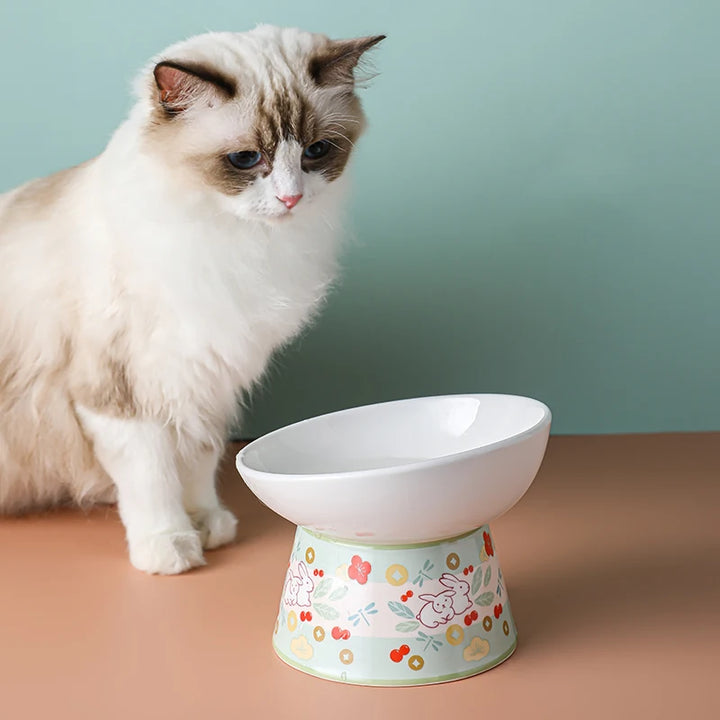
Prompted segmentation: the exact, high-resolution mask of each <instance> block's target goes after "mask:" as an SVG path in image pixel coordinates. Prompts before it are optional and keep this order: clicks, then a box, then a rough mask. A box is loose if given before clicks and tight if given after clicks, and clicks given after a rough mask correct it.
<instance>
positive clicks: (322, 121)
mask: <svg viewBox="0 0 720 720" xmlns="http://www.w3.org/2000/svg"><path fill="white" fill-rule="evenodd" d="M382 37H383V36H375V37H373V38H360V39H358V40H347V41H330V40H328V39H327V38H322V37H321V36H316V38H315V40H314V45H312V44H308V45H306V46H304V47H303V48H300V49H299V48H298V47H297V46H293V45H292V44H288V45H287V46H286V45H283V43H282V42H279V43H278V45H276V46H275V47H274V48H273V49H272V51H271V52H268V53H266V52H265V51H262V52H260V53H258V55H257V56H254V57H253V58H252V59H248V58H247V57H242V58H240V57H238V58H232V59H230V58H226V60H225V62H224V64H223V67H222V70H219V69H217V68H215V67H214V66H213V64H212V63H207V62H199V61H198V60H195V61H192V62H186V61H185V60H182V59H178V60H177V61H176V60H174V59H168V60H163V61H161V62H160V63H158V64H157V65H156V66H155V69H154V73H153V77H152V93H153V97H154V108H153V110H152V115H151V123H150V124H149V126H148V129H147V135H146V137H147V139H148V140H149V141H150V143H151V147H152V151H153V152H155V153H160V154H162V155H163V157H166V158H167V161H168V163H169V164H170V165H171V166H172V168H173V174H174V175H175V176H176V177H178V178H181V179H182V181H183V182H185V181H190V182H193V179H195V181H196V180H197V178H201V179H202V182H203V185H204V186H206V187H210V188H212V189H214V190H215V191H217V192H219V193H220V194H221V195H223V196H224V197H225V198H231V199H233V202H234V203H235V204H234V205H232V206H225V207H232V208H234V209H233V212H236V213H237V214H239V215H245V216H249V217H254V218H255V217H258V216H259V217H261V218H262V219H265V218H268V219H273V218H278V217H280V216H282V215H285V214H286V207H285V200H283V198H286V197H287V198H292V197H297V196H299V197H301V198H303V204H302V207H303V208H304V207H305V205H307V204H308V203H310V202H312V199H313V198H314V197H316V196H318V195H319V194H320V193H322V192H323V189H322V188H323V186H324V185H327V183H330V182H333V181H335V180H337V179H338V178H339V177H340V176H341V175H342V174H343V172H344V170H345V167H346V165H347V163H348V161H349V159H350V156H351V154H352V150H353V148H354V145H355V142H356V140H357V139H358V137H359V136H360V134H361V133H362V131H363V129H364V126H365V116H364V114H363V111H362V107H361V104H360V100H359V99H358V97H357V96H356V95H355V84H354V77H353V70H354V68H355V66H356V65H357V63H358V61H359V60H360V58H361V56H362V54H363V53H364V52H365V51H366V50H368V49H369V48H370V47H372V46H373V45H375V44H376V43H377V42H379V41H380V40H381V39H382ZM253 52H254V51H253ZM231 67H232V68H233V69H234V72H235V73H236V75H235V74H231V73H230V71H229V68H231ZM319 146H320V147H321V150H320V151H319V152H318V147H319ZM239 156H242V158H240V157H239ZM248 157H251V158H256V161H255V162H251V163H249V164H248V163H246V162H244V160H245V159H246V158H248ZM241 159H242V161H240V160H241ZM188 170H190V174H189V173H188ZM236 199H237V200H236ZM291 208H294V203H293V204H292V205H288V206H287V209H291Z"/></svg>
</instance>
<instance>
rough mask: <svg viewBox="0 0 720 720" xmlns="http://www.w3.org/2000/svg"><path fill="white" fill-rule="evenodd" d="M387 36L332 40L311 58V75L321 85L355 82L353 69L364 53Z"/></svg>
mask: <svg viewBox="0 0 720 720" xmlns="http://www.w3.org/2000/svg"><path fill="white" fill-rule="evenodd" d="M385 37H386V36H385V35H373V36H372V37H363V38H356V39H354V40H332V41H331V42H330V43H329V44H328V45H327V46H325V47H323V48H322V49H321V50H319V51H318V52H317V53H316V54H315V55H314V56H313V57H312V59H311V60H310V67H309V70H310V76H311V77H312V79H313V80H314V81H315V82H316V83H317V84H318V85H321V86H330V85H352V84H354V82H355V78H354V76H353V70H354V69H355V67H356V65H357V64H358V62H359V61H360V58H361V57H362V56H363V53H365V52H367V51H368V50H369V49H370V48H371V47H374V46H375V45H377V44H378V43H379V42H380V41H381V40H384V39H385Z"/></svg>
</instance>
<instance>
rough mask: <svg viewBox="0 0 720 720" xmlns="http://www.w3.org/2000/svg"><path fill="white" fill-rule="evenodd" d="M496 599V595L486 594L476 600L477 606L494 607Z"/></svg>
mask: <svg viewBox="0 0 720 720" xmlns="http://www.w3.org/2000/svg"><path fill="white" fill-rule="evenodd" d="M494 597H495V593H491V592H484V593H483V594H482V595H478V597H476V598H475V604H476V605H483V606H484V607H487V606H488V605H492V601H493V598H494Z"/></svg>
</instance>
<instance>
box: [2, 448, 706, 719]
mask: <svg viewBox="0 0 720 720" xmlns="http://www.w3.org/2000/svg"><path fill="white" fill-rule="evenodd" d="M238 448H239V446H237V445H236V446H232V447H230V448H229V449H228V454H227V460H226V467H225V470H224V472H223V474H222V491H223V495H224V497H225V498H226V501H227V503H228V505H229V506H230V507H231V508H232V509H233V510H234V511H235V512H236V513H237V514H238V517H239V518H240V533H239V537H238V542H237V543H236V544H235V545H233V546H231V547H227V548H224V549H220V550H216V551H214V552H210V553H208V556H207V557H208V566H207V567H205V568H203V569H201V570H198V571H195V572H192V573H190V574H188V575H184V576H179V577H169V578H168V577H149V576H146V575H143V574H142V573H140V572H138V571H136V570H134V569H133V568H132V567H131V566H130V564H129V563H128V560H127V557H126V554H125V549H124V541H123V529H122V527H121V525H120V522H119V520H118V518H117V515H116V512H115V510H114V509H113V508H101V509H97V510H94V511H93V512H91V513H82V512H79V511H58V512H52V513H48V514H46V515H43V516H34V517H26V518H20V519H14V518H13V519H10V518H0V583H1V585H0V718H2V719H3V720H15V718H22V719H25V718H30V719H34V718H58V719H63V718H92V719H98V720H106V719H107V720H114V719H115V718H123V719H125V718H141V719H144V718H159V719H160V720H164V719H165V718H172V719H173V720H175V719H181V718H194V719H197V718H216V717H223V718H240V717H245V718H256V717H257V718H298V719H302V718H313V719H315V718H336V719H337V720H347V719H351V718H436V717H437V718H444V719H446V720H447V719H453V718H460V717H475V718H480V717H483V718H533V719H534V718H574V719H577V718H582V719H584V720H585V719H589V718H606V717H609V716H615V717H619V718H678V717H692V718H718V717H720V677H719V671H720V434H692V435H654V436H653V435H648V436H615V437H612V436H606V437H559V438H552V439H551V441H550V446H549V449H548V453H547V456H546V459H545V462H544V464H543V467H542V469H541V471H540V474H539V475H538V477H537V479H536V481H535V483H534V485H533V486H532V487H531V489H530V491H529V492H528V494H527V495H526V496H525V497H524V498H523V499H522V500H521V501H520V503H519V504H518V505H517V506H516V507H515V508H514V509H513V510H512V511H511V512H509V513H508V514H507V515H506V516H505V517H503V518H500V519H499V520H497V521H495V522H494V523H493V524H492V527H493V530H494V535H495V541H496V546H497V550H498V553H499V556H500V558H501V561H502V564H503V572H504V575H505V578H506V581H507V588H508V593H509V597H510V601H511V604H512V608H513V613H514V615H515V619H516V622H517V626H518V632H519V646H518V649H517V651H516V653H515V654H514V655H513V656H512V657H511V658H510V659H509V660H508V661H507V662H505V663H504V664H503V665H501V666H499V667H498V668H496V669H494V670H491V671H490V672H488V673H486V674H483V675H478V676H476V677H473V678H470V679H466V680H461V681H459V682H455V683H449V684H445V685H437V686H431V687H419V688H362V687H353V686H343V685H337V684H333V683H330V682H326V681H323V680H318V679H315V678H312V677H309V676H306V675H303V674H301V673H299V672H297V671H295V670H292V669H290V668H288V667H287V666H285V665H284V664H283V663H281V662H280V661H279V660H278V659H277V658H276V657H275V656H274V654H273V651H272V649H271V644H270V638H271V633H272V628H273V625H274V621H275V613H276V610H277V605H278V602H279V598H280V591H281V588H282V584H283V578H284V573H285V568H286V566H287V558H288V556H289V552H290V545H291V540H292V535H293V531H294V528H293V527H292V526H291V525H290V524H289V523H287V522H286V521H284V520H282V519H281V518H279V517H277V516H276V515H274V514H273V513H272V512H270V511H269V510H268V509H266V508H265V507H263V506H262V505H261V504H260V503H259V502H258V501H256V500H255V498H254V497H253V496H252V495H251V494H250V492H249V491H248V490H247V489H246V488H245V486H244V485H243V483H242V481H241V480H240V479H239V477H238V476H237V475H236V473H235V470H234V467H233V463H232V459H233V458H234V454H235V452H236V451H237V449H238Z"/></svg>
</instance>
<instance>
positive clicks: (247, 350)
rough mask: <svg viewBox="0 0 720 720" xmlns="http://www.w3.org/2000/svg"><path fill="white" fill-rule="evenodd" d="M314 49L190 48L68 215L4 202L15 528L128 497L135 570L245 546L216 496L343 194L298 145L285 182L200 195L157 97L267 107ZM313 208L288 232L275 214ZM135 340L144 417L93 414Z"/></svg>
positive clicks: (318, 296)
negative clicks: (99, 382)
mask: <svg viewBox="0 0 720 720" xmlns="http://www.w3.org/2000/svg"><path fill="white" fill-rule="evenodd" d="M314 42H316V36H313V35H310V34H309V33H303V32H300V31H295V30H279V29H277V28H267V27H263V28H258V29H257V30H255V31H253V32H251V33H245V34H242V35H240V34H230V33H222V34H211V35H205V36H200V37H197V38H192V39H190V40H188V41H186V42H184V43H180V44H178V45H176V46H173V47H171V48H169V49H168V50H167V51H165V53H163V54H162V56H160V57H159V58H155V59H154V60H153V62H152V63H150V64H149V65H148V67H147V68H146V69H145V70H144V71H143V73H142V74H141V76H140V78H139V80H138V84H137V87H138V93H139V99H138V103H137V105H136V106H135V107H134V109H133V110H132V112H131V114H130V117H129V118H128V120H127V121H125V122H124V123H123V124H122V125H121V126H120V128H119V129H118V130H117V132H116V133H115V134H114V136H113V137H112V139H111V141H110V143H109V145H108V147H107V149H106V150H105V151H104V152H103V153H102V154H101V155H100V156H99V157H98V158H96V159H95V160H94V161H91V162H89V163H87V164H85V165H83V166H81V167H80V168H78V169H77V170H76V171H74V172H73V173H71V174H70V175H69V176H68V178H67V181H66V182H65V183H64V184H63V186H62V192H61V193H60V196H59V197H58V198H57V199H56V200H54V201H53V202H52V203H50V204H48V205H47V206H46V207H43V208H41V209H39V210H38V209H37V208H36V207H34V206H33V208H32V212H30V211H28V210H27V209H26V208H23V207H22V205H21V204H19V203H18V198H20V197H21V195H20V193H21V192H22V191H23V189H22V188H20V189H18V190H15V191H13V192H10V193H7V194H5V195H3V196H0V343H2V344H5V345H6V347H11V348H12V354H11V357H12V358H13V362H14V363H15V364H14V365H13V367H12V368H11V369H12V372H13V373H14V375H13V378H12V382H11V383H8V384H7V386H6V392H5V396H4V397H2V396H0V411H1V416H0V510H2V509H4V510H6V511H14V510H17V509H22V508H23V507H25V506H26V505H27V501H28V498H32V500H33V502H36V503H38V504H46V503H49V502H56V501H59V500H62V499H63V498H64V497H65V496H69V497H70V498H73V499H76V500H83V499H87V500H89V501H95V500H111V499H112V498H113V497H114V494H115V490H117V493H118V496H119V509H120V513H121V517H122V519H123V522H124V523H125V526H126V529H127V537H128V544H129V548H130V556H131V561H132V562H133V564H134V565H135V566H136V567H138V568H141V569H143V570H146V571H148V572H156V573H175V572H180V571H183V570H186V569H188V568H190V567H192V566H195V565H199V564H201V563H203V562H204V561H203V555H202V547H201V545H204V546H205V547H215V546H217V545H219V544H222V543H223V542H227V541H229V540H230V539H232V538H233V537H234V534H235V519H234V517H233V516H232V515H231V514H230V513H229V512H228V511H227V510H225V509H224V508H223V507H222V506H221V505H220V503H219V501H218V498H217V495H216V494H215V488H214V473H215V466H216V463H217V459H218V456H219V453H220V450H221V448H222V445H223V442H224V439H225V429H226V425H227V423H228V421H229V420H230V419H231V418H232V417H233V415H234V414H235V412H236V399H237V393H238V390H240V389H248V388H250V387H251V386H252V385H253V383H255V382H256V381H257V380H258V379H259V378H260V377H261V375H262V373H263V371H264V369H265V367H266V365H267V363H268V359H269V357H270V355H271V353H272V352H273V351H274V350H275V349H276V348H277V347H278V346H280V345H282V344H283V343H286V342H287V341H288V340H289V339H290V338H292V337H293V336H295V335H296V334H297V333H298V331H299V330H300V329H301V328H302V327H303V325H304V324H305V323H306V322H307V321H308V320H309V319H310V317H311V316H312V314H313V312H314V311H315V310H316V309H317V307H318V305H319V303H320V302H321V300H322V299H323V297H324V296H325V294H326V291H327V289H328V287H329V285H330V283H331V282H332V280H333V277H334V275H335V272H336V255H337V250H338V234H337V231H336V228H339V227H340V225H341V211H340V208H341V205H342V202H341V201H342V198H343V196H344V195H345V189H346V188H345V186H346V180H345V177H346V176H345V175H344V176H342V177H341V178H339V179H338V180H336V181H334V182H332V183H327V182H326V181H324V180H323V179H322V177H320V176H319V175H306V174H303V173H301V171H300V167H299V162H298V161H297V154H298V152H299V150H301V148H299V146H298V147H290V144H291V143H287V145H288V147H282V148H280V151H279V158H280V162H279V163H278V166H277V168H276V171H274V172H273V173H272V175H271V176H270V177H268V178H266V179H265V180H263V181H262V182H258V183H256V184H255V185H254V186H253V187H252V188H250V189H249V190H248V191H246V192H243V193H241V194H240V195H239V196H237V197H228V196H223V195H221V194H220V193H217V192H214V193H210V192H204V191H202V190H199V189H198V186H197V184H195V183H191V182H190V181H189V179H188V178H186V177H185V176H184V175H183V173H182V172H178V171H177V170H176V169H175V168H173V167H171V166H169V165H168V163H167V162H166V161H165V160H164V159H163V158H162V156H161V155H159V154H153V153H150V152H147V151H146V150H145V148H144V145H143V140H142V134H143V132H144V130H145V128H146V127H147V124H148V121H149V118H150V114H151V112H152V100H151V98H150V97H149V95H148V91H147V87H148V78H149V73H150V72H151V70H152V67H153V66H154V63H155V61H156V60H158V59H161V58H179V59H197V60H206V61H210V62H211V63H212V65H213V66H215V67H218V68H221V69H224V70H225V71H227V72H228V73H229V74H231V75H233V76H237V77H240V78H241V80H240V82H242V78H243V77H244V78H246V81H247V82H248V83H253V85H252V86H253V87H255V88H260V87H262V85H263V82H267V81H266V80H265V78H267V68H268V65H271V66H272V67H273V68H274V70H275V71H276V72H283V68H285V64H284V63H285V61H284V59H283V57H288V56H289V57H291V58H292V57H298V58H302V57H303V54H306V53H307V52H309V50H310V49H311V48H312V46H313V43H314ZM281 46H282V52H281ZM265 90H266V91H267V92H270V91H271V88H269V87H266V88H265ZM327 93H331V91H329V90H318V91H317V95H316V97H315V101H316V103H318V104H319V105H322V104H323V103H329V102H330V100H331V98H329V97H326V95H327ZM247 102H249V103H252V97H249V98H248V99H247ZM189 112H192V110H191V111H189ZM244 118H246V114H245V113H244V112H243V110H242V108H239V107H237V106H228V107H224V106H223V105H222V104H218V105H217V106H216V107H213V108H212V109H211V112H205V113H198V114H197V123H196V125H195V126H194V128H191V125H192V124H191V123H188V128H189V129H188V132H187V134H186V136H184V138H183V142H185V143H188V145H193V146H194V147H196V148H198V149H199V150H202V149H203V148H212V147H215V146H218V144H219V143H220V141H222V140H223V139H225V140H231V139H232V136H234V135H237V134H238V125H239V124H242V122H243V121H244ZM241 131H242V129H241ZM300 193H302V194H304V198H303V200H302V202H301V203H300V204H299V205H298V207H297V208H295V209H294V210H293V211H292V215H291V216H289V217H286V215H288V211H287V208H285V207H284V205H283V204H282V203H281V202H279V201H278V200H277V197H276V196H277V195H279V194H288V195H296V194H300ZM118 338H122V342H123V349H124V351H125V352H126V354H127V357H128V358H129V363H130V367H129V371H130V374H131V377H132V389H133V394H134V398H135V400H136V403H137V406H138V409H139V412H138V413H137V414H136V415H135V416H134V417H121V416H116V415H114V414H108V413H106V412H104V411H103V408H97V407H95V408H93V407H87V406H85V405H83V404H82V403H80V402H78V400H77V392H76V390H77V388H79V387H81V386H83V385H85V384H87V382H88V380H92V378H93V373H97V372H98V365H97V359H98V358H99V357H101V355H102V353H103V352H104V351H105V350H106V349H107V348H108V347H110V346H111V345H112V344H113V343H114V342H118ZM68 352H69V356H68ZM2 357H3V356H2V353H1V352H0V373H1V372H2V362H1V361H2ZM68 357H70V360H69V361H68ZM1 385H2V384H1V382H0V391H2V386H1ZM8 388H11V389H10V390H8ZM12 388H17V389H18V393H17V394H16V395H12ZM111 480H112V482H111Z"/></svg>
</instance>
